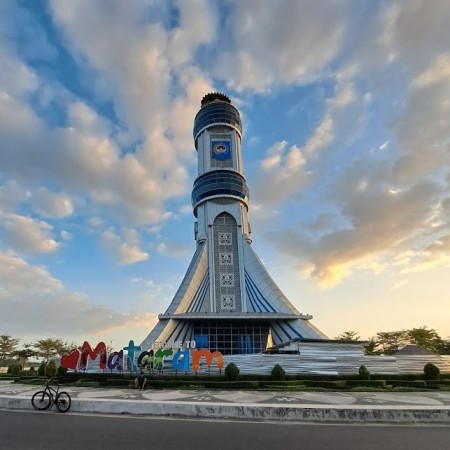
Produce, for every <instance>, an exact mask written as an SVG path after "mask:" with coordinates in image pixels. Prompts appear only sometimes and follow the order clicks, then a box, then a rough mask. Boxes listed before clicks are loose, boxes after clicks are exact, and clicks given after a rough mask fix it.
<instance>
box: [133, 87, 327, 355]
mask: <svg viewBox="0 0 450 450" xmlns="http://www.w3.org/2000/svg"><path fill="white" fill-rule="evenodd" d="M193 137H194V142H195V148H196V149H197V152H198V170H197V173H198V176H197V178H196V179H195V181H194V185H193V189H192V207H193V213H194V216H195V240H196V245H197V246H196V251H195V253H194V256H193V258H192V261H191V263H190V265H189V267H188V269H187V272H186V275H185V277H184V279H183V281H182V283H181V285H180V287H179V288H178V291H177V292H176V294H175V296H174V298H173V300H172V302H171V304H170V305H169V307H168V309H167V311H166V312H165V313H164V314H160V315H159V322H158V324H157V325H156V326H155V328H154V329H153V330H152V331H151V332H150V334H149V335H148V337H147V338H146V339H145V340H144V341H143V342H142V344H141V346H142V348H151V346H152V344H154V343H155V342H158V343H162V342H179V341H183V342H186V341H195V342H196V347H197V348H207V349H209V350H210V351H216V350H217V351H220V352H221V353H222V354H224V355H227V354H250V353H259V352H261V351H264V350H265V349H266V348H267V347H270V346H272V345H278V344H281V343H282V342H286V341H289V340H291V339H295V338H309V339H326V336H325V335H324V334H323V333H321V332H320V331H319V330H318V329H317V328H315V327H314V326H313V325H312V324H311V323H310V319H311V318H312V317H311V316H309V315H304V314H300V313H299V311H297V309H296V308H295V307H294V306H293V305H292V304H291V302H290V301H289V300H288V299H287V298H286V296H285V295H284V294H283V293H282V292H281V290H280V288H279V287H278V286H277V285H276V283H275V282H274V281H273V280H272V278H271V277H270V275H269V274H268V272H267V270H266V269H265V267H264V266H263V264H262V263H261V261H260V260H259V258H258V257H257V255H256V254H255V252H254V251H253V249H252V247H251V243H252V238H251V229H250V224H249V221H248V205H249V197H250V196H249V189H248V186H247V182H246V179H245V177H244V169H243V163H242V155H241V139H242V122H241V118H240V114H239V111H238V110H237V109H236V108H235V107H234V106H233V105H232V104H231V100H230V99H229V98H228V97H227V96H226V95H225V94H222V93H219V92H214V93H209V94H207V95H205V96H204V97H203V99H202V101H201V108H200V110H199V112H198V113H197V115H196V116H195V120H194V130H193Z"/></svg>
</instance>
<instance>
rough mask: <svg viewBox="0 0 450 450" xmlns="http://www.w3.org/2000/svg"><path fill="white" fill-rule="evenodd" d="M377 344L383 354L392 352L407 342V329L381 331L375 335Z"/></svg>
mask: <svg viewBox="0 0 450 450" xmlns="http://www.w3.org/2000/svg"><path fill="white" fill-rule="evenodd" d="M376 342H377V345H378V346H380V347H381V350H382V353H384V354H385V355H392V354H394V353H395V352H396V351H397V350H398V349H399V347H400V346H401V345H403V344H406V343H407V342H408V336H407V331H405V330H402V331H382V332H380V333H377V335H376Z"/></svg>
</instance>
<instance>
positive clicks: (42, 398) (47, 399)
mask: <svg viewBox="0 0 450 450" xmlns="http://www.w3.org/2000/svg"><path fill="white" fill-rule="evenodd" d="M50 382H51V380H47V381H46V383H45V388H44V390H43V391H38V392H36V393H35V394H34V395H33V397H32V398H31V404H32V405H33V408H34V409H37V410H46V409H52V408H53V405H56V408H57V409H58V411H59V412H63V413H64V412H67V411H68V410H69V409H70V406H71V404H72V399H71V398H70V395H69V394H68V393H67V392H63V391H61V392H60V391H59V384H58V385H57V388H56V389H55V388H53V387H52V386H50Z"/></svg>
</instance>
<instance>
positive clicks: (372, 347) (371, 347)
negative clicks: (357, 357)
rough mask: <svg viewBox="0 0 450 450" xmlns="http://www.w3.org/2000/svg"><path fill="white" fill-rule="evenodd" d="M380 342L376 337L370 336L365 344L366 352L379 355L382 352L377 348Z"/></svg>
mask: <svg viewBox="0 0 450 450" xmlns="http://www.w3.org/2000/svg"><path fill="white" fill-rule="evenodd" d="M377 346H378V342H377V341H376V339H375V338H373V337H372V338H370V339H369V340H368V341H367V343H366V344H365V345H364V354H366V355H378V354H379V353H380V352H379V351H378V350H377Z"/></svg>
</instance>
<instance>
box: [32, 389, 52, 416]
mask: <svg viewBox="0 0 450 450" xmlns="http://www.w3.org/2000/svg"><path fill="white" fill-rule="evenodd" d="M31 404H32V405H33V408H34V409H38V410H40V411H42V410H44V409H48V408H50V405H51V404H52V398H51V397H50V394H49V393H48V392H45V391H39V392H36V394H34V395H33V397H31Z"/></svg>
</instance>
